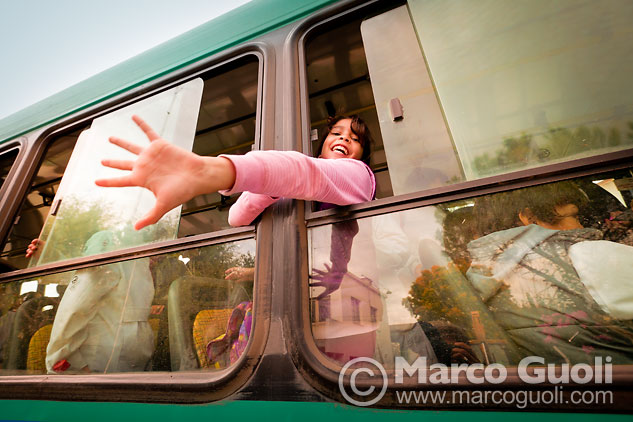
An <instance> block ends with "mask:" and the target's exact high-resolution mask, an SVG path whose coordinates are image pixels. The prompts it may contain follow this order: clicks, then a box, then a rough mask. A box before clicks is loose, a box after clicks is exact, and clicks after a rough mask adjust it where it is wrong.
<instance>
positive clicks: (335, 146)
mask: <svg viewBox="0 0 633 422" xmlns="http://www.w3.org/2000/svg"><path fill="white" fill-rule="evenodd" d="M351 125H352V119H341V120H339V121H338V122H336V123H335V124H334V126H332V129H331V130H330V133H329V134H328V135H327V137H326V138H325V142H324V143H323V148H321V155H319V158H353V159H355V160H360V159H361V157H362V156H363V147H362V146H361V144H360V141H359V140H358V136H356V134H355V133H354V132H353V131H352V127H351Z"/></svg>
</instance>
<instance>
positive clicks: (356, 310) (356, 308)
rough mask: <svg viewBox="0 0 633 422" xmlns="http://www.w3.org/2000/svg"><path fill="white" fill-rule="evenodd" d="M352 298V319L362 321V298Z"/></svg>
mask: <svg viewBox="0 0 633 422" xmlns="http://www.w3.org/2000/svg"><path fill="white" fill-rule="evenodd" d="M350 299H351V301H352V321H354V322H358V323H360V300H358V299H356V298H355V297H351V298H350Z"/></svg>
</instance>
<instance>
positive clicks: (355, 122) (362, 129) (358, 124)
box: [314, 114, 374, 165]
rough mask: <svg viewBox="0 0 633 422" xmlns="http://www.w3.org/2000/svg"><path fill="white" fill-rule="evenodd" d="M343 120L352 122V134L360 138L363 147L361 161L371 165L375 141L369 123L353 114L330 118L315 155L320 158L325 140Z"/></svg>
mask: <svg viewBox="0 0 633 422" xmlns="http://www.w3.org/2000/svg"><path fill="white" fill-rule="evenodd" d="M343 119H350V120H351V121H352V123H351V125H350V127H351V129H352V132H354V134H355V135H356V136H358V141H359V142H360V146H362V147H363V155H362V156H361V157H360V161H362V162H363V163H365V164H367V165H369V158H370V156H371V144H372V143H373V142H374V141H373V139H372V137H371V133H370V132H369V126H367V123H365V121H364V120H363V119H361V118H360V117H358V115H356V114H352V115H349V116H334V117H328V119H327V127H326V131H325V132H324V133H323V135H322V136H321V142H319V148H317V150H316V151H315V152H314V155H315V156H317V157H318V156H319V155H320V154H321V150H322V149H323V144H324V143H325V138H327V136H328V135H329V134H330V131H331V130H332V128H333V127H334V125H336V123H338V122H339V121H340V120H343Z"/></svg>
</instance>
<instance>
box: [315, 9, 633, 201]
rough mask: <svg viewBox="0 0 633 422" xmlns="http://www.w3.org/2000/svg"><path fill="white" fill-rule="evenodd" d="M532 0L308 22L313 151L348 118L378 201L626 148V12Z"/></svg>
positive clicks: (629, 140)
mask: <svg viewBox="0 0 633 422" xmlns="http://www.w3.org/2000/svg"><path fill="white" fill-rule="evenodd" d="M539 5H541V6H542V7H541V6H538V7H535V4H534V3H533V2H521V3H520V4H518V5H515V4H512V5H509V4H506V3H504V2H498V1H491V2H486V3H472V4H467V5H466V4H462V3H458V4H452V5H449V4H441V3H438V2H434V1H428V0H411V1H409V2H408V3H407V4H406V5H404V6H400V7H397V8H394V9H392V10H389V11H387V12H384V13H382V14H379V15H376V16H369V17H367V18H366V19H358V20H357V18H353V19H352V18H347V19H345V21H344V22H340V24H338V25H336V26H330V28H333V29H329V30H328V29H327V28H325V29H322V30H320V31H321V32H319V33H316V31H315V34H313V35H312V37H311V38H309V39H308V41H307V42H306V44H305V60H306V66H307V67H306V84H307V89H308V93H309V107H310V120H311V124H312V129H313V133H312V136H311V140H312V149H313V151H314V149H315V147H316V145H317V143H316V140H317V138H318V134H319V132H322V131H323V128H324V126H325V123H326V119H327V117H328V116H333V115H337V114H358V115H360V117H361V118H363V120H365V121H366V122H367V123H368V125H369V126H370V129H371V131H372V135H373V136H374V138H375V141H376V142H375V145H374V151H373V152H372V157H371V167H372V169H373V170H374V172H375V173H376V179H377V195H376V197H377V198H381V197H385V196H390V195H400V194H406V193H411V192H416V191H421V190H425V189H430V188H437V187H441V186H446V185H450V184H454V183H457V182H460V181H466V180H473V179H478V178H482V177H486V176H492V175H497V174H501V173H507V172H511V171H516V170H521V169H526V168H534V167H538V166H542V165H546V164H552V163H557V162H561V161H565V160H572V159H576V158H582V157H587V156H592V155H597V154H603V153H608V152H613V151H618V150H622V149H625V148H630V147H631V146H632V145H633V137H632V132H631V131H632V127H633V126H632V125H633V103H631V98H632V97H633V96H632V95H631V94H633V93H632V92H631V87H630V85H631V84H630V83H628V81H629V75H630V74H631V72H632V71H633V59H631V57H633V55H632V54H631V45H630V43H629V42H628V41H629V38H628V37H627V35H628V32H627V31H628V29H627V28H628V22H629V21H630V20H631V19H633V7H632V6H631V5H630V4H628V3H627V4H626V5H625V4H620V3H613V2H604V4H603V3H602V2H598V3H595V2H590V3H582V4H578V3H577V2H574V1H571V0H569V1H564V2H559V3H556V4H549V3H546V2H540V3H539ZM342 19H344V18H342ZM578 28H582V30H581V31H579V30H578ZM606 75H608V76H606Z"/></svg>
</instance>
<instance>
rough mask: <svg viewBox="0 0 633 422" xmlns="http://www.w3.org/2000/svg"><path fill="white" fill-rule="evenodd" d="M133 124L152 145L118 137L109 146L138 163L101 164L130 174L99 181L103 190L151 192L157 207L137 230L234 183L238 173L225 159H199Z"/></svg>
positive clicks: (137, 120) (142, 124)
mask: <svg viewBox="0 0 633 422" xmlns="http://www.w3.org/2000/svg"><path fill="white" fill-rule="evenodd" d="M132 120H134V122H135V123H136V124H137V125H138V126H139V127H140V128H141V130H142V131H143V132H144V133H145V135H146V136H147V138H148V139H149V140H150V144H149V146H147V147H142V146H140V145H136V144H134V143H132V142H129V141H126V140H124V139H121V138H117V137H114V136H113V137H110V139H109V140H110V142H111V143H113V144H114V145H117V146H119V147H121V148H123V149H125V150H127V151H129V152H131V153H132V154H135V155H137V156H138V158H137V159H136V160H102V161H101V164H103V165H104V166H106V167H111V168H115V169H119V170H127V171H129V172H130V173H128V174H127V175H125V176H122V177H115V178H110V179H99V180H96V181H95V183H96V184H97V185H98V186H103V187H125V186H140V187H144V188H146V189H149V190H150V191H151V192H152V193H153V194H154V196H155V197H156V204H155V205H154V207H153V208H152V209H151V210H150V211H149V212H148V213H147V214H146V215H145V216H144V217H142V218H141V219H140V220H139V221H137V222H136V224H135V225H134V228H135V229H136V230H140V229H142V228H143V227H145V226H148V225H150V224H154V223H156V222H157V221H158V220H159V219H160V218H161V217H162V216H163V215H165V213H167V212H168V211H170V210H171V209H173V208H175V207H177V206H178V205H180V204H183V203H185V202H187V201H188V200H190V199H192V198H193V197H195V196H197V195H200V194H203V193H210V192H214V191H217V190H220V189H229V188H231V187H232V186H233V183H234V182H235V169H234V168H233V165H232V164H231V162H230V161H229V160H227V159H224V158H216V157H200V156H199V155H196V154H194V153H193V152H190V151H186V150H184V149H182V148H179V147H177V146H175V145H172V144H170V143H169V142H167V141H166V140H164V139H162V138H161V137H160V136H159V135H158V134H157V133H156V132H155V131H154V130H153V129H152V128H151V127H150V126H149V125H148V124H147V123H145V122H144V121H143V120H142V119H141V118H140V117H138V116H133V117H132Z"/></svg>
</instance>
